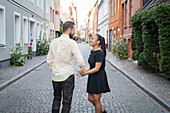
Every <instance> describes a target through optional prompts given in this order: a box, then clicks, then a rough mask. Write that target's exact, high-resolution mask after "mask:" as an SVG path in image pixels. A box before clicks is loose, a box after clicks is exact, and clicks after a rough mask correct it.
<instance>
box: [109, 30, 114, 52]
mask: <svg viewBox="0 0 170 113" xmlns="http://www.w3.org/2000/svg"><path fill="white" fill-rule="evenodd" d="M112 37H113V36H112V30H110V31H109V51H110V52H112V45H113V44H112V43H113V41H112V39H113V38H112Z"/></svg>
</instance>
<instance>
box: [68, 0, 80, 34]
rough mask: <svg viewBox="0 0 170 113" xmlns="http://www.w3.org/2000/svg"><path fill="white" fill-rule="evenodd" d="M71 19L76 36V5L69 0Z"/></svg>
mask: <svg viewBox="0 0 170 113" xmlns="http://www.w3.org/2000/svg"><path fill="white" fill-rule="evenodd" d="M69 11H70V16H71V21H73V22H74V23H75V36H78V20H77V7H76V6H75V4H74V3H73V1H72V2H71V5H70V7H69Z"/></svg>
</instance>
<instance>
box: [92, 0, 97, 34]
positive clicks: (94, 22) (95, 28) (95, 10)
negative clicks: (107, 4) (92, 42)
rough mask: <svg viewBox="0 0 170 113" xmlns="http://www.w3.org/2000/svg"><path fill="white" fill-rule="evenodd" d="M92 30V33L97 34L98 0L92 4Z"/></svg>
mask: <svg viewBox="0 0 170 113" xmlns="http://www.w3.org/2000/svg"><path fill="white" fill-rule="evenodd" d="M93 17H94V19H93V31H94V34H97V31H98V0H97V1H96V3H95V5H94V15H93Z"/></svg>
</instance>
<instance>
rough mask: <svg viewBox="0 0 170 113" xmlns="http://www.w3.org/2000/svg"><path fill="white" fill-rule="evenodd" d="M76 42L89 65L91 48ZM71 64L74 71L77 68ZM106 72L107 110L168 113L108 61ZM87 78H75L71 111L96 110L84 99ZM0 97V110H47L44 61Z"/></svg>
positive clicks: (49, 89)
mask: <svg viewBox="0 0 170 113" xmlns="http://www.w3.org/2000/svg"><path fill="white" fill-rule="evenodd" d="M78 45H79V47H80V50H81V53H82V55H83V58H84V60H85V62H86V67H88V62H87V59H88V56H89V54H90V50H91V48H90V47H89V46H88V45H87V44H85V43H79V44H78ZM74 64H75V63H74ZM74 67H75V68H74V70H75V74H76V72H77V71H78V70H79V68H78V66H77V65H75V66H74ZM106 72H107V77H108V81H109V85H110V88H111V92H110V93H106V94H103V95H102V98H101V103H102V106H103V107H104V109H105V110H106V111H107V112H108V113H168V111H167V110H166V109H164V108H163V107H162V106H161V105H159V104H158V103H157V102H156V101H155V100H153V99H152V98H151V97H149V96H148V95H147V94H146V93H145V92H143V91H142V90H141V89H139V88H138V87H137V86H136V85H135V84H133V83H132V82H131V81H130V80H128V79H127V78H126V77H124V76H123V75H122V74H121V73H119V72H118V71H117V70H116V69H115V68H114V67H113V66H112V65H110V64H109V63H108V62H107V63H106ZM87 77H88V76H85V77H81V78H78V77H75V89H74V95H73V100H72V108H71V113H95V112H94V107H93V106H92V104H91V103H89V102H88V99H87V93H86V85H87ZM0 100H1V101H0V113H24V112H27V113H50V112H51V105H52V100H53V89H52V82H51V72H50V70H49V67H48V65H47V63H45V64H43V65H42V66H40V67H38V68H37V69H35V70H34V71H32V72H30V73H29V74H28V75H26V76H25V77H23V78H21V79H20V80H18V81H17V82H15V83H14V84H12V85H10V86H9V87H7V88H6V89H4V90H2V91H1V92H0Z"/></svg>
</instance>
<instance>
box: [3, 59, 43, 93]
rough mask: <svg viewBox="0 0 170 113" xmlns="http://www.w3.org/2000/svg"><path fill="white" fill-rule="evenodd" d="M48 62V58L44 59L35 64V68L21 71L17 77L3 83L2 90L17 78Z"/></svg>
mask: <svg viewBox="0 0 170 113" xmlns="http://www.w3.org/2000/svg"><path fill="white" fill-rule="evenodd" d="M45 62H46V60H44V61H42V62H41V63H39V64H38V65H35V66H34V67H33V68H30V69H28V70H27V71H25V72H23V73H21V74H20V75H19V76H17V77H13V78H12V79H10V80H8V81H6V82H4V83H2V84H1V85H0V91H2V90H3V89H5V88H6V87H8V86H9V85H11V84H13V83H14V82H16V81H17V80H19V79H21V78H22V77H24V76H25V75H27V74H28V73H30V72H31V71H33V70H34V69H36V68H38V67H40V66H41V65H43V64H44V63H45Z"/></svg>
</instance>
